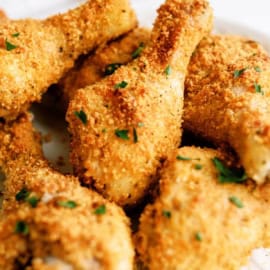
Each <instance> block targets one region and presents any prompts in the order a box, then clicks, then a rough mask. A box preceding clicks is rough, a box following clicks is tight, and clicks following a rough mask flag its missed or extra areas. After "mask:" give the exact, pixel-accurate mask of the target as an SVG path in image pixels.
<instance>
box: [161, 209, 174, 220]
mask: <svg viewBox="0 0 270 270" xmlns="http://www.w3.org/2000/svg"><path fill="white" fill-rule="evenodd" d="M162 216H164V217H166V218H171V216H172V213H171V212H170V211H167V210H163V211H162Z"/></svg>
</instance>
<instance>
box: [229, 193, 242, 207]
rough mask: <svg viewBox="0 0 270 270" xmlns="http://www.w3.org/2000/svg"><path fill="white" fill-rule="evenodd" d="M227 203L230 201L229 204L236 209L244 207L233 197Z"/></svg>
mask: <svg viewBox="0 0 270 270" xmlns="http://www.w3.org/2000/svg"><path fill="white" fill-rule="evenodd" d="M229 201H230V202H231V203H233V204H234V205H235V206H236V207H238V208H243V207H244V205H243V203H242V202H241V200H240V199H239V198H237V197H235V196H231V197H229Z"/></svg>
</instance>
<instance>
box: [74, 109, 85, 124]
mask: <svg viewBox="0 0 270 270" xmlns="http://www.w3.org/2000/svg"><path fill="white" fill-rule="evenodd" d="M74 114H75V116H76V117H77V118H79V119H80V120H81V121H82V123H83V124H84V125H86V124H87V115H86V114H85V112H84V111H82V110H80V111H79V112H77V111H76V112H74Z"/></svg>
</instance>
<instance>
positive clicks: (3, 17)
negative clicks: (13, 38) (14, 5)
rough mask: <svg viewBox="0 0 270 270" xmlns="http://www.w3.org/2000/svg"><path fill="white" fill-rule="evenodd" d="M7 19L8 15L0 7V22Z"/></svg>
mask: <svg viewBox="0 0 270 270" xmlns="http://www.w3.org/2000/svg"><path fill="white" fill-rule="evenodd" d="M7 20H8V17H7V15H6V13H5V12H4V11H3V10H2V9H0V23H4V22H7Z"/></svg>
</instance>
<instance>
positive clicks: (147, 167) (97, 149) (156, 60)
mask: <svg viewBox="0 0 270 270" xmlns="http://www.w3.org/2000/svg"><path fill="white" fill-rule="evenodd" d="M158 13H159V14H158V18H157V20H156V22H155V25H154V29H153V33H152V35H151V44H150V46H149V47H147V48H145V49H144V51H143V52H142V54H141V56H140V57H139V58H137V59H135V60H134V61H132V62H131V63H130V64H128V65H127V66H123V67H120V68H119V69H117V70H116V71H115V72H114V73H113V74H112V75H111V76H108V77H107V78H105V79H104V80H102V81H100V82H98V83H97V84H94V85H93V86H90V87H86V88H84V89H80V90H78V91H77V92H76V94H75V96H74V98H73V100H72V101H71V103H70V105H69V108H68V112H67V117H66V119H67V121H68V122H69V131H70V133H71V135H72V138H71V140H72V141H71V149H72V150H71V162H72V163H73V165H74V168H75V171H76V173H77V174H78V175H79V176H80V178H81V179H82V181H83V182H84V183H85V184H90V185H93V186H94V187H95V188H96V189H97V190H98V191H99V192H100V193H102V194H103V195H104V196H105V197H106V198H108V199H110V200H112V201H115V202H117V203H118V204H119V205H133V204H135V203H137V202H138V201H139V200H140V199H142V198H143V197H144V196H145V194H146V193H147V192H148V189H149V187H150V185H151V184H152V183H153V182H154V175H155V174H156V170H157V168H158V166H159V165H160V162H161V161H162V160H163V159H164V158H166V156H167V154H168V153H169V152H170V151H171V150H172V149H174V148H176V147H177V146H178V145H179V143H180V139H181V116H182V104H183V84H184V78H185V73H186V67H187V64H188V62H189V59H190V55H191V54H192V52H193V50H194V49H195V46H196V45H197V44H198V42H199V41H200V40H201V38H202V37H203V36H204V35H206V34H207V33H208V32H209V31H210V29H211V27H212V10H211V8H210V7H209V5H208V2H206V1H204V0H193V1H181V0H168V1H166V2H165V4H164V5H162V6H161V7H160V9H159V11H158Z"/></svg>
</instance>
